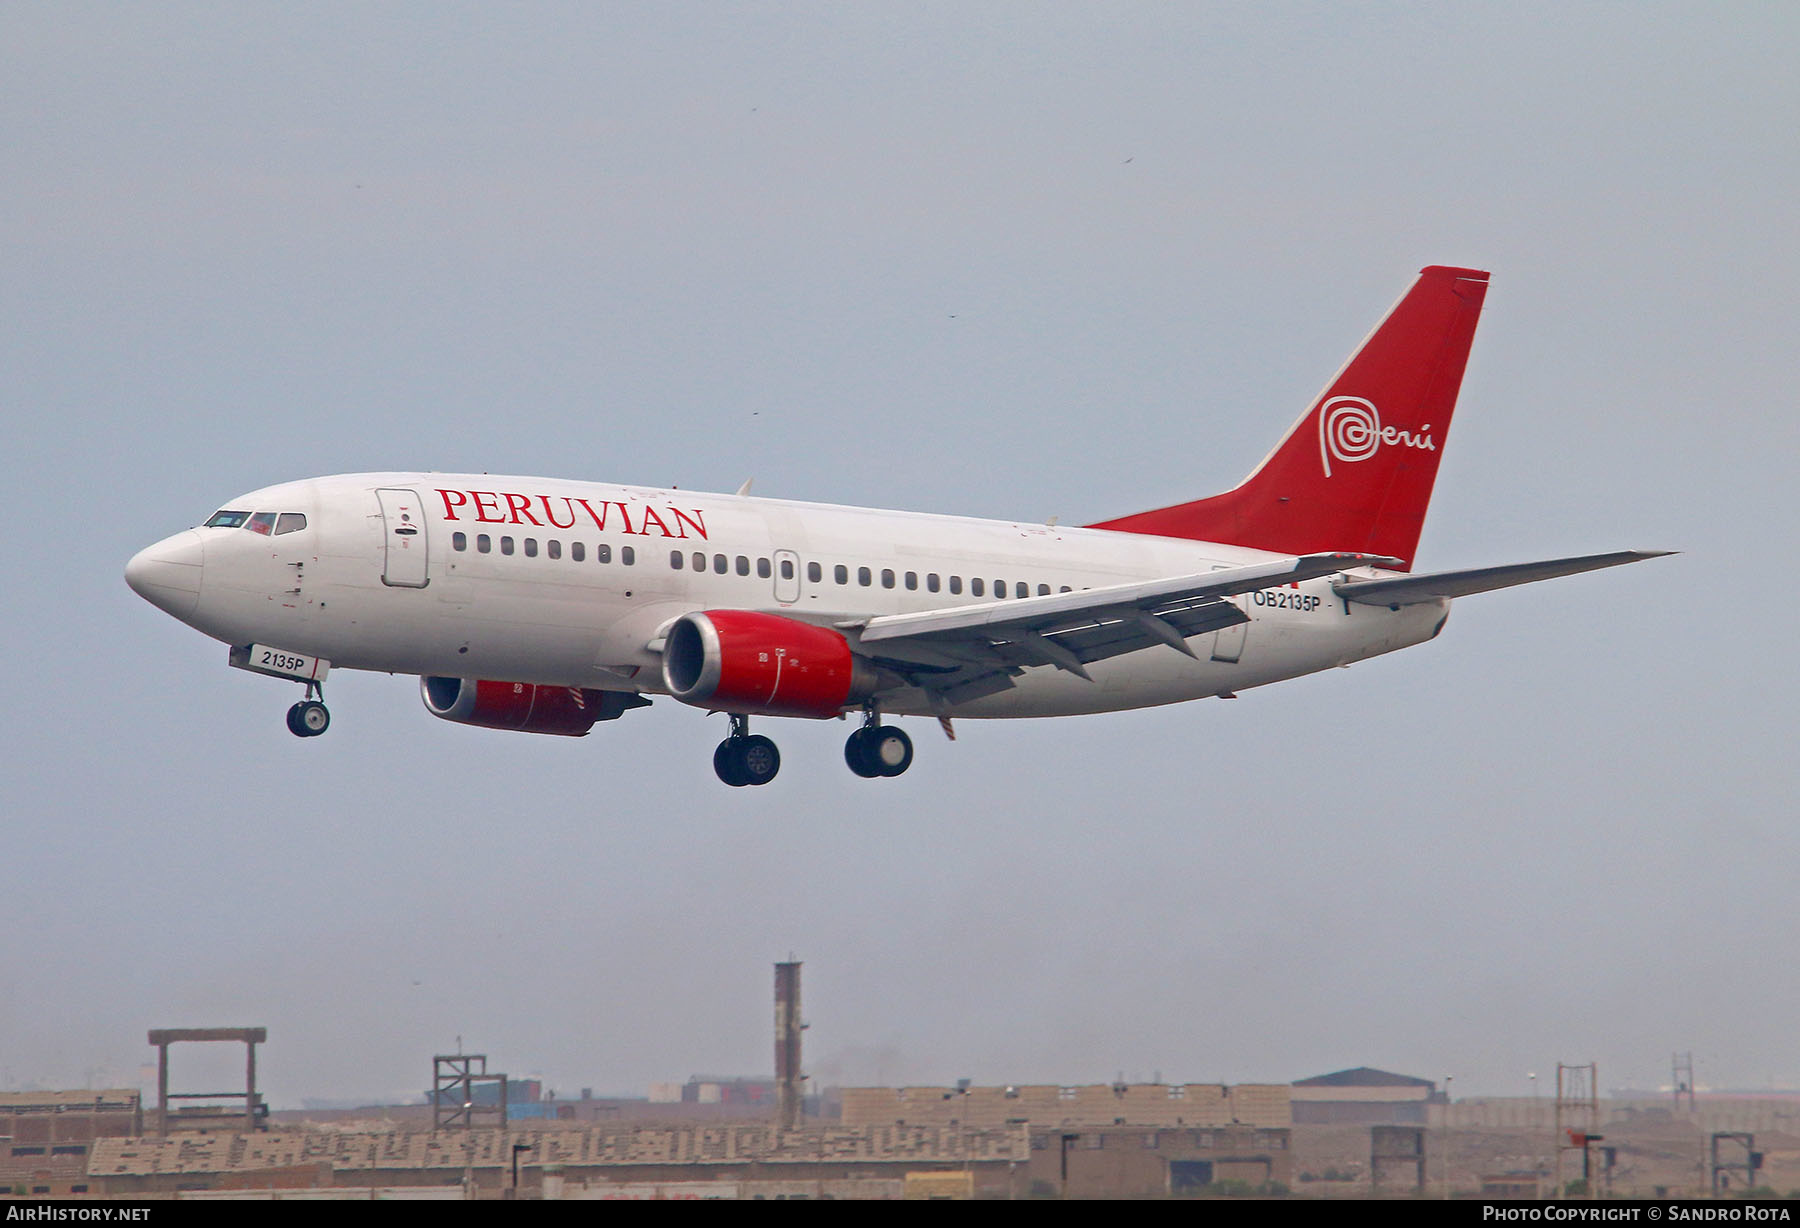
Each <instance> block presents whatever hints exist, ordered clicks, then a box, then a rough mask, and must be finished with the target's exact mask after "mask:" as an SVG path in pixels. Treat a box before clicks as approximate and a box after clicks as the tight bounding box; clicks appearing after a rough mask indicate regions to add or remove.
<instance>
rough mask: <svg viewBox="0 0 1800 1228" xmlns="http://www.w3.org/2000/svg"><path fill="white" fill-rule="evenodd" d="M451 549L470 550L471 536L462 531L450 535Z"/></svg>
mask: <svg viewBox="0 0 1800 1228" xmlns="http://www.w3.org/2000/svg"><path fill="white" fill-rule="evenodd" d="M450 548H451V549H452V550H467V549H468V548H469V535H468V534H467V533H464V532H461V531H460V530H459V531H458V532H455V533H452V534H451V535H450Z"/></svg>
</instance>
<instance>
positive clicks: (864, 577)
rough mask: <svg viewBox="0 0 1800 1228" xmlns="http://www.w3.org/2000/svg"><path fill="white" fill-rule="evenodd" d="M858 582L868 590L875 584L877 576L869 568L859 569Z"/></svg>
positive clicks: (857, 571) (857, 572)
mask: <svg viewBox="0 0 1800 1228" xmlns="http://www.w3.org/2000/svg"><path fill="white" fill-rule="evenodd" d="M856 582H857V583H858V584H860V585H862V586H863V587H864V588H868V587H869V585H871V584H873V583H874V582H875V574H874V573H873V572H871V571H870V570H869V569H868V568H867V567H858V568H857V569H856Z"/></svg>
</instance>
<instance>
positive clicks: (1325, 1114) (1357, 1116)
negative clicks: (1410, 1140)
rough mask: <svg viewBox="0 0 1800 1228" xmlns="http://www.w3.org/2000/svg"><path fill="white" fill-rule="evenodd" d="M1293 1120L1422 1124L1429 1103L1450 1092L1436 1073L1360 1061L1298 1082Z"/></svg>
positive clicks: (1334, 1123) (1294, 1090)
mask: <svg viewBox="0 0 1800 1228" xmlns="http://www.w3.org/2000/svg"><path fill="white" fill-rule="evenodd" d="M1291 1101H1292V1105H1293V1114H1294V1117H1293V1120H1294V1124H1295V1125H1301V1126H1422V1125H1424V1124H1425V1119H1426V1113H1427V1110H1428V1106H1430V1105H1434V1104H1447V1103H1448V1102H1449V1098H1448V1097H1447V1096H1446V1095H1445V1094H1444V1093H1442V1092H1440V1091H1438V1089H1437V1084H1435V1083H1433V1082H1432V1081H1431V1080H1430V1079H1416V1078H1414V1077H1412V1076H1411V1075H1403V1074H1394V1073H1393V1072H1392V1071H1388V1070H1375V1069H1373V1068H1371V1067H1368V1066H1358V1067H1356V1068H1355V1069H1353V1070H1339V1071H1335V1072H1333V1073H1331V1074H1324V1075H1315V1076H1314V1077H1313V1078H1310V1079H1301V1080H1300V1081H1299V1082H1297V1083H1295V1084H1293V1085H1292V1089H1291Z"/></svg>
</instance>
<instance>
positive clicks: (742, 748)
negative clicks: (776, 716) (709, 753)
mask: <svg viewBox="0 0 1800 1228" xmlns="http://www.w3.org/2000/svg"><path fill="white" fill-rule="evenodd" d="M780 770H781V752H780V751H779V750H777V749H775V743H773V742H771V741H770V740H769V739H768V738H765V737H763V736H762V735H761V734H760V733H751V732H750V718H749V717H747V716H738V715H736V714H733V715H732V717H731V734H730V736H729V737H727V738H726V739H725V740H724V741H723V742H721V743H719V749H717V750H715V751H714V752H713V771H715V772H717V773H718V774H719V779H720V780H722V781H724V782H725V783H726V784H728V785H730V786H731V787H732V788H734V789H741V788H743V787H744V786H745V785H766V784H768V783H769V782H770V781H771V780H774V779H775V773H777V772H779V771H780Z"/></svg>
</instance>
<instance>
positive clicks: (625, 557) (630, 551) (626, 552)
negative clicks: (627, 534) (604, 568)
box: [619, 546, 637, 567]
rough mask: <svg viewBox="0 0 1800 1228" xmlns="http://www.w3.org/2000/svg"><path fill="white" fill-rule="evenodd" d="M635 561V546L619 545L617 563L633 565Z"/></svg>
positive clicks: (626, 565)
mask: <svg viewBox="0 0 1800 1228" xmlns="http://www.w3.org/2000/svg"><path fill="white" fill-rule="evenodd" d="M636 562H637V550H636V548H635V547H632V546H620V547H619V565H620V566H621V567H630V566H632V565H634V564H635V563H636Z"/></svg>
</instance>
